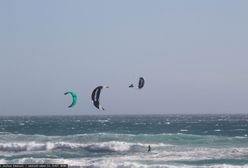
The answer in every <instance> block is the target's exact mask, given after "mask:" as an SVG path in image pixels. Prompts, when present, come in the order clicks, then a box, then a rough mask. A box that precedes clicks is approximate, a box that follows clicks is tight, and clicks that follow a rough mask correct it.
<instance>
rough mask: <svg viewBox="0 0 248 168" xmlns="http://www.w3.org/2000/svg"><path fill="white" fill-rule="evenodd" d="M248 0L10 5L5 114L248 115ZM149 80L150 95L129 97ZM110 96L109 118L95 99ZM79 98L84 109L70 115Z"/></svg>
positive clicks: (0, 63) (3, 70)
mask: <svg viewBox="0 0 248 168" xmlns="http://www.w3.org/2000/svg"><path fill="white" fill-rule="evenodd" d="M247 8H248V1H246V0H235V1H234V0H218V1H216V0H208V1H199V0H187V1H184V0H156V1H150V0H135V1H133V0H125V1H116V0H104V1H101V0H88V1H86V0H85V1H81V0H80V1H79V0H73V1H67V0H53V1H50V0H43V1H32V0H22V1H18V0H2V1H0V79H1V80H0V93H1V94H0V115H93V114H95V115H98V114H106V115H113V114H117V115H120V114H225V113H228V114H237V113H245V114H248V19H247V18H248V10H247ZM141 76H143V77H144V78H145V81H146V82H145V86H144V88H143V89H141V90H138V89H135V88H132V89H130V88H128V86H129V85H130V84H131V83H137V82H138V78H139V77H141ZM99 85H107V86H109V87H110V88H109V89H104V90H102V94H101V97H100V103H101V104H102V106H103V107H104V108H105V111H99V110H98V109H96V108H95V107H94V106H93V104H92V102H91V92H92V91H93V89H94V88H95V87H97V86H99ZM67 91H74V92H76V93H77V95H78V102H77V105H76V106H75V107H74V108H67V106H68V105H69V104H70V103H71V101H72V98H71V97H70V96H69V95H66V96H65V95H64V93H65V92H67Z"/></svg>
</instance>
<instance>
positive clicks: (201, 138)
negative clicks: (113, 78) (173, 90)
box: [0, 114, 248, 168]
mask: <svg viewBox="0 0 248 168" xmlns="http://www.w3.org/2000/svg"><path fill="white" fill-rule="evenodd" d="M149 145H150V147H151V151H150V152H148V146H149ZM31 163H32V164H68V166H69V167H75V168H79V167H82V168H177V167H179V168H180V167H183V168H243V167H248V115H241V114H240V115H227V114H226V115H223V114H222V115H179V114H178V115H123V116H118V115H116V116H114V115H113V116H111V115H94V116H39V117H38V116H16V117H13V116H12V117H0V164H31Z"/></svg>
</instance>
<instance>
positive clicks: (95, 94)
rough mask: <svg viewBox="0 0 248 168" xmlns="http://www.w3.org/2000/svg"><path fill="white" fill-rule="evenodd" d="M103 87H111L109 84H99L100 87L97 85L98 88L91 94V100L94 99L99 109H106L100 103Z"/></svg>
mask: <svg viewBox="0 0 248 168" xmlns="http://www.w3.org/2000/svg"><path fill="white" fill-rule="evenodd" d="M103 88H109V87H108V86H98V87H96V88H95V89H94V90H93V92H92V94H91V100H92V102H93V104H94V106H95V107H96V108H98V109H99V110H104V108H103V107H102V106H101V105H100V102H99V98H100V94H101V90H102V89H103Z"/></svg>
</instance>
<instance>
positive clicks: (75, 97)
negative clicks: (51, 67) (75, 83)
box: [64, 92, 77, 108]
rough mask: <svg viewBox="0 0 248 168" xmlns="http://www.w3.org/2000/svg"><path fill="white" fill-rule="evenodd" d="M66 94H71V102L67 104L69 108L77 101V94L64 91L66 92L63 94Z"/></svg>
mask: <svg viewBox="0 0 248 168" xmlns="http://www.w3.org/2000/svg"><path fill="white" fill-rule="evenodd" d="M67 94H71V96H72V103H71V105H69V106H68V107H69V108H71V107H73V106H75V105H76V103H77V95H76V93H74V92H66V93H64V95H67Z"/></svg>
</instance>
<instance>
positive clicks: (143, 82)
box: [129, 77, 145, 89]
mask: <svg viewBox="0 0 248 168" xmlns="http://www.w3.org/2000/svg"><path fill="white" fill-rule="evenodd" d="M144 84H145V80H144V78H143V77H140V78H139V83H138V87H137V88H138V89H141V88H143V87H144ZM132 87H134V84H131V85H129V88H132Z"/></svg>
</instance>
